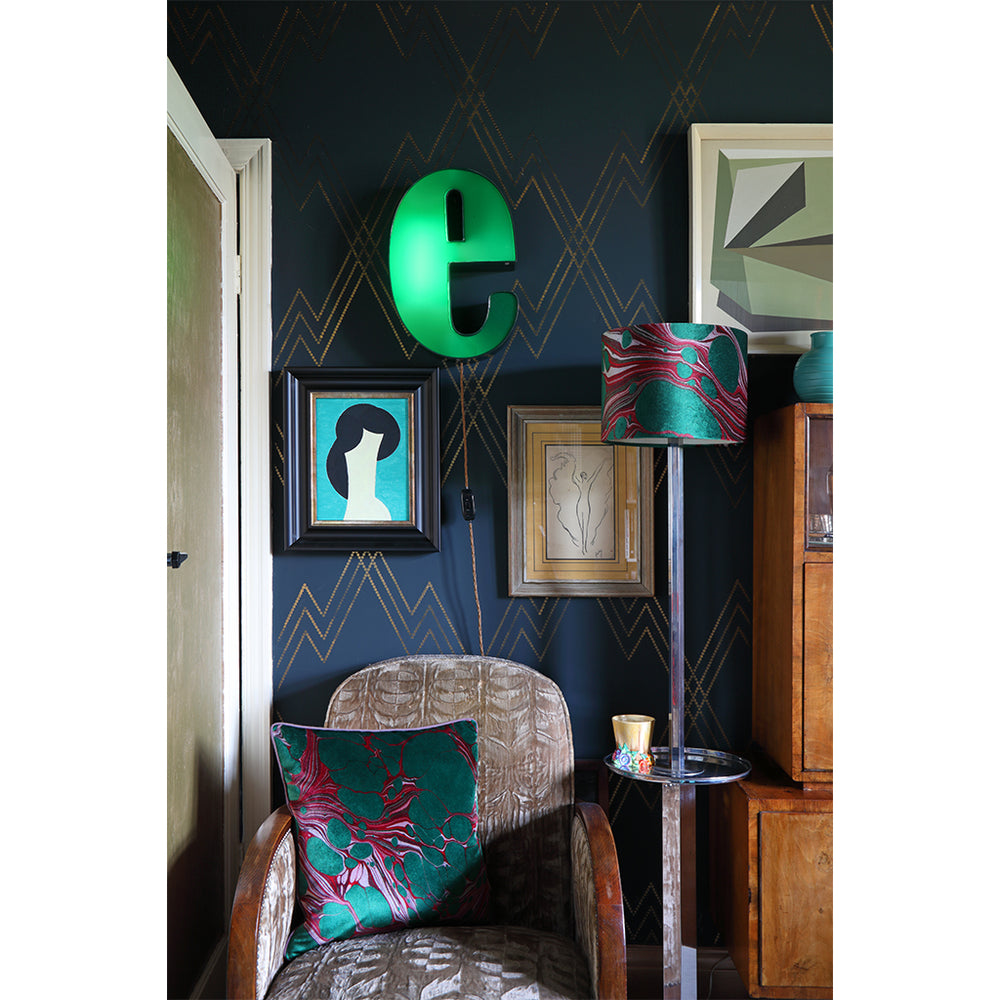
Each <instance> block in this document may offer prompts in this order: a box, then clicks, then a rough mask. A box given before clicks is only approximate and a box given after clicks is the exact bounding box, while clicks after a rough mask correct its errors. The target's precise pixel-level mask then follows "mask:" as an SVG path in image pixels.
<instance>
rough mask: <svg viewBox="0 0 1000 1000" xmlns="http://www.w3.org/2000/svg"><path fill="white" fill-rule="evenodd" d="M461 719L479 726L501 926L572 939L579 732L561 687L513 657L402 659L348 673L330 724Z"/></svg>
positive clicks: (483, 821) (483, 812) (484, 819)
mask: <svg viewBox="0 0 1000 1000" xmlns="http://www.w3.org/2000/svg"><path fill="white" fill-rule="evenodd" d="M439 669H440V670H441V672H440V673H438V670H439ZM459 718H473V719H475V720H476V721H477V723H478V725H479V838H480V843H481V844H482V846H483V853H484V855H485V858H486V870H487V873H488V875H489V881H490V887H491V903H492V908H493V914H494V920H495V922H496V923H503V924H514V925H518V926H522V927H536V928H538V929H540V930H548V931H554V932H556V933H557V934H562V935H565V936H566V937H570V938H571V937H572V936H573V923H572V915H571V891H570V883H571V872H570V852H569V840H570V819H571V814H572V806H573V735H572V730H571V728H570V721H569V711H568V709H567V708H566V702H565V700H564V699H563V696H562V692H560V690H559V688H558V686H557V685H556V684H554V683H553V682H552V681H551V680H550V679H549V678H547V677H545V676H544V675H543V674H540V673H538V672H537V671H536V670H532V669H531V668H530V667H526V666H524V665H523V664H520V663H515V662H513V661H511V660H500V659H494V658H492V657H480V656H409V657H400V658H397V659H393V660H385V661H383V662H381V663H376V664H373V665H372V666H370V667H366V668H364V669H363V670H360V671H358V672H357V673H356V674H353V675H352V676H350V677H348V678H347V679H346V680H345V681H344V682H343V683H342V684H341V685H340V686H339V687H338V688H337V690H336V691H335V692H334V694H333V697H332V698H331V699H330V705H329V708H328V710H327V715H326V723H325V724H326V726H327V727H330V728H333V727H345V728H346V727H352V728H358V729H361V728H372V729H374V728H386V727H389V726H401V727H402V726H406V727H415V726H428V725H432V724H435V723H441V722H447V721H449V720H451V719H459Z"/></svg>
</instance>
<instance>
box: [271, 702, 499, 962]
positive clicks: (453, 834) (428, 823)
mask: <svg viewBox="0 0 1000 1000" xmlns="http://www.w3.org/2000/svg"><path fill="white" fill-rule="evenodd" d="M271 739H272V742H273V744H274V749H275V753H276V754H277V758H278V763H279V765H280V767H281V771H282V776H283V778H284V783H285V797H286V799H287V801H288V808H289V809H290V810H291V813H292V816H293V818H294V820H295V833H296V848H297V854H298V898H299V903H300V904H301V907H302V910H303V912H304V914H305V923H304V924H302V925H301V926H300V927H297V928H296V929H295V930H294V931H293V932H292V934H291V937H290V938H289V941H288V945H287V947H286V949H285V957H286V958H288V959H291V958H294V957H295V956H296V955H300V954H302V953H303V952H305V951H308V950H309V949H310V948H316V947H318V946H319V945H321V944H324V943H326V942H328V941H342V940H345V939H347V938H351V937H354V936H356V935H359V934H374V933H376V932H378V931H385V930H389V929H391V928H395V927H413V926H418V925H422V924H431V923H452V922H456V921H462V922H464V923H475V922H477V921H481V920H483V919H485V918H486V916H487V912H488V909H489V883H488V881H487V878H486V869H485V866H484V864H483V855H482V849H481V848H480V845H479V838H478V836H477V834H476V828H477V825H478V815H477V812H476V781H477V770H478V762H479V750H478V741H477V729H476V723H475V721H474V720H472V719H461V720H458V721H455V722H449V723H445V724H443V725H437V726H429V727H426V728H423V729H410V730H380V731H365V730H355V729H315V728H310V727H306V726H294V725H290V724H288V723H276V724H275V725H273V726H272V727H271Z"/></svg>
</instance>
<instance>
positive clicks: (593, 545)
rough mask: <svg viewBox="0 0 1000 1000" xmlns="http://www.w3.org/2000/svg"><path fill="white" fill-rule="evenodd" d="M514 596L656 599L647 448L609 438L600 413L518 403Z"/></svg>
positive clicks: (512, 426) (513, 459)
mask: <svg viewBox="0 0 1000 1000" xmlns="http://www.w3.org/2000/svg"><path fill="white" fill-rule="evenodd" d="M507 471H508V476H507V487H508V528H509V538H510V548H509V552H510V556H509V558H510V562H509V568H508V580H509V586H508V593H509V594H510V595H511V596H512V597H528V596H534V595H541V596H565V597H618V596H634V597H652V596H653V593H654V590H653V468H652V456H651V452H650V450H649V449H647V448H630V447H627V446H623V445H612V444H605V443H604V442H603V441H601V409H600V407H599V406H564V407H560V406H509V407H508V408H507Z"/></svg>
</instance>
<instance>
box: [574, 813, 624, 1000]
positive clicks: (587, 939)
mask: <svg viewBox="0 0 1000 1000" xmlns="http://www.w3.org/2000/svg"><path fill="white" fill-rule="evenodd" d="M572 853H573V895H574V900H573V901H574V913H575V920H576V937H577V941H578V942H579V943H580V946H581V947H582V948H583V950H584V953H585V954H586V955H587V959H588V961H589V962H590V970H591V976H592V978H593V980H594V987H595V990H596V995H597V997H598V1000H626V993H627V991H626V968H625V908H624V905H623V903H622V886H621V878H620V876H619V874H618V853H617V851H616V850H615V840H614V836H613V835H612V833H611V824H610V823H609V822H608V817H607V816H606V815H605V813H604V810H603V809H602V808H601V807H600V806H599V805H597V804H596V803H593V802H577V803H576V809H575V812H574V816H573V840H572Z"/></svg>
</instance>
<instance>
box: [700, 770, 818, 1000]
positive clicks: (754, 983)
mask: <svg viewBox="0 0 1000 1000" xmlns="http://www.w3.org/2000/svg"><path fill="white" fill-rule="evenodd" d="M712 796H713V799H712V808H711V811H710V817H711V818H710V823H711V833H710V837H711V845H712V861H713V866H712V871H713V877H712V897H713V910H714V913H715V918H716V921H717V922H718V924H719V929H720V931H721V932H722V935H723V937H724V939H725V941H726V942H727V945H728V948H729V953H730V955H731V957H732V959H733V964H734V965H735V966H736V969H737V971H738V972H739V974H740V977H741V978H742V980H743V983H744V985H745V986H746V988H747V992H748V993H749V994H750V996H751V997H777V998H796V1000H825V998H832V996H833V792H832V790H831V789H830V787H829V786H825V787H824V786H817V787H814V788H813V789H812V790H805V789H803V788H802V787H801V786H799V785H798V784H797V783H794V782H792V781H791V780H790V779H789V778H788V776H787V775H785V774H783V773H782V772H781V771H780V770H779V769H778V768H777V767H776V766H775V765H774V764H773V763H772V762H770V761H768V760H766V758H761V759H755V760H754V769H753V772H752V774H751V776H750V777H749V778H746V779H744V780H743V781H738V782H734V783H733V784H729V785H720V786H719V787H718V788H717V789H712Z"/></svg>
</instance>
